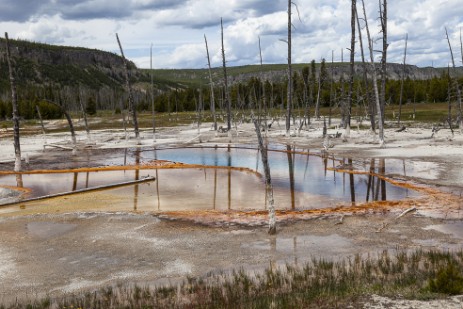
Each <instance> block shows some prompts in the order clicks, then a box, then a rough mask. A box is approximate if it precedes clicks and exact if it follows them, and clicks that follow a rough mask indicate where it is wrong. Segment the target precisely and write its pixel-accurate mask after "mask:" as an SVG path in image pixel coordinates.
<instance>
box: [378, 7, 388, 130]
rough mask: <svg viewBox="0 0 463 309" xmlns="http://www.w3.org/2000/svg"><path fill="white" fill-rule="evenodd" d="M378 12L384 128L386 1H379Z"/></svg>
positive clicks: (381, 101) (386, 44)
mask: <svg viewBox="0 0 463 309" xmlns="http://www.w3.org/2000/svg"><path fill="white" fill-rule="evenodd" d="M379 11H380V20H381V32H382V33H383V49H382V53H381V91H380V103H381V116H382V119H379V121H382V123H383V126H384V112H385V108H386V77H387V76H386V74H387V48H388V47H389V44H388V42H387V0H383V2H382V3H381V0H379Z"/></svg>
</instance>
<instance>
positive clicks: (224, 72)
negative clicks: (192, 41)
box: [220, 18, 231, 137]
mask: <svg viewBox="0 0 463 309" xmlns="http://www.w3.org/2000/svg"><path fill="white" fill-rule="evenodd" d="M220 29H221V34H222V66H223V80H224V86H225V104H226V107H227V130H228V136H229V137H231V135H230V134H231V102H230V94H229V93H228V78H227V62H226V60H225V47H224V43H223V20H222V18H220Z"/></svg>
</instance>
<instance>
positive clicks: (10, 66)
mask: <svg viewBox="0 0 463 309" xmlns="http://www.w3.org/2000/svg"><path fill="white" fill-rule="evenodd" d="M5 44H6V59H7V62H8V73H9V77H10V86H11V104H12V105H13V140H14V156H15V161H14V171H15V172H19V171H21V144H20V141H19V112H18V97H17V95H16V82H15V77H14V72H13V71H14V70H13V63H12V61H11V54H10V42H9V39H8V33H7V32H5Z"/></svg>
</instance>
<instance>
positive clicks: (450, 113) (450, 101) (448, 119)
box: [447, 65, 454, 136]
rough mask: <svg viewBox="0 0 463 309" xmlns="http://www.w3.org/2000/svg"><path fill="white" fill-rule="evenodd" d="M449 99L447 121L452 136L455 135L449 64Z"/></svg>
mask: <svg viewBox="0 0 463 309" xmlns="http://www.w3.org/2000/svg"><path fill="white" fill-rule="evenodd" d="M447 81H448V85H447V100H448V114H447V123H448V124H449V128H450V131H451V132H452V136H453V135H454V132H453V127H452V80H451V78H450V65H449V66H447Z"/></svg>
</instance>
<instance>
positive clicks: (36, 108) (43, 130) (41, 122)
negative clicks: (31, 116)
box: [35, 105, 45, 135]
mask: <svg viewBox="0 0 463 309" xmlns="http://www.w3.org/2000/svg"><path fill="white" fill-rule="evenodd" d="M35 110H36V111H37V115H38V116H39V119H40V126H41V127H42V134H43V135H45V126H44V125H43V118H42V114H41V113H40V108H39V106H38V105H36V106H35Z"/></svg>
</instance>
